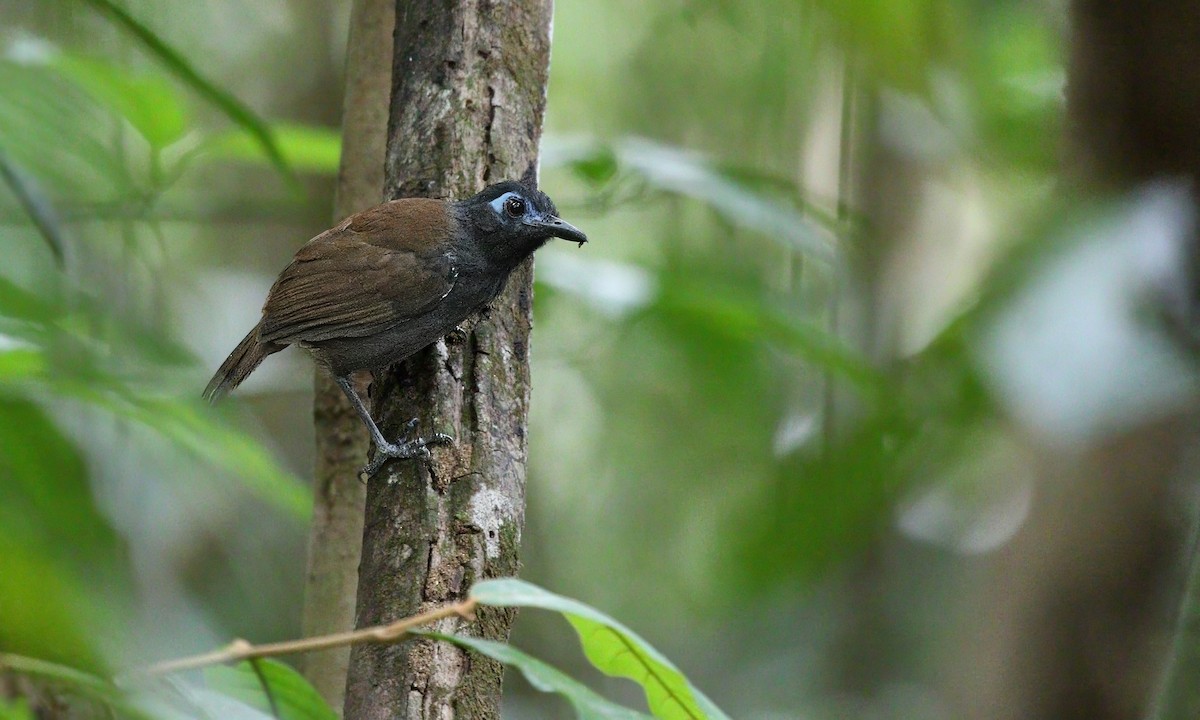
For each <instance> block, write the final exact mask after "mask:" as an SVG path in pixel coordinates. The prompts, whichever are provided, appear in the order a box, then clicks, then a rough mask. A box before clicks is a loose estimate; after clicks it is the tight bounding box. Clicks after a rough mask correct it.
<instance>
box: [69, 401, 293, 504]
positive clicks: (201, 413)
mask: <svg viewBox="0 0 1200 720" xmlns="http://www.w3.org/2000/svg"><path fill="white" fill-rule="evenodd" d="M54 389H55V390H56V391H57V392H59V393H61V394H64V395H67V396H70V397H75V398H78V399H80V400H84V401H86V402H89V403H91V404H94V405H97V406H99V407H102V408H105V409H106V410H108V411H109V412H112V413H115V414H117V415H120V416H122V417H126V418H129V419H131V420H134V421H136V422H138V423H140V424H142V425H144V426H146V427H147V428H150V429H151V430H153V431H155V432H157V433H159V434H160V435H162V436H163V437H165V438H167V439H168V440H171V441H172V442H173V443H175V445H176V446H178V447H181V448H184V449H186V450H188V451H189V452H192V453H193V454H195V455H196V456H197V457H199V458H200V459H201V460H203V461H204V462H206V463H209V464H210V465H212V466H214V467H220V468H224V469H225V470H227V471H229V472H230V473H232V474H234V475H237V476H239V477H241V478H242V480H243V482H244V483H245V487H246V488H247V489H248V490H250V491H251V492H253V493H254V494H256V495H257V496H259V497H260V498H262V499H263V500H266V501H267V502H270V503H272V504H273V505H275V506H277V507H279V508H280V509H282V510H284V511H285V512H287V513H288V514H289V515H291V516H292V517H295V518H307V517H308V515H309V513H311V512H312V496H311V494H310V492H309V491H308V489H307V488H306V487H305V486H304V485H302V484H301V483H300V482H298V481H297V480H296V479H295V478H294V477H292V476H291V475H289V474H288V473H287V472H286V471H284V470H283V469H282V468H280V467H279V464H278V463H277V462H276V461H275V458H274V457H273V456H272V455H271V453H270V452H268V451H267V450H266V449H264V448H263V447H262V446H261V445H260V444H258V443H257V442H255V441H254V440H253V439H251V438H249V437H247V436H246V435H245V434H244V433H241V432H238V431H236V430H233V429H231V428H229V427H226V426H225V425H223V424H221V423H218V422H217V421H216V416H215V415H212V414H211V413H209V412H207V408H206V406H205V405H203V404H202V403H201V402H200V401H199V400H198V399H197V400H179V399H175V398H169V397H160V398H154V397H144V396H140V395H135V394H133V393H132V392H130V391H128V390H127V389H126V388H123V387H120V386H119V385H115V384H114V385H112V386H110V387H108V388H98V387H96V385H95V383H79V382H58V383H56V384H55V385H54Z"/></svg>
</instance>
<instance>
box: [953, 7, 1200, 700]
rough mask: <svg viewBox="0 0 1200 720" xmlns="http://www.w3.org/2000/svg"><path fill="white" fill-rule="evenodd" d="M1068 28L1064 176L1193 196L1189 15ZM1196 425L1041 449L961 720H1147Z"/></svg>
mask: <svg viewBox="0 0 1200 720" xmlns="http://www.w3.org/2000/svg"><path fill="white" fill-rule="evenodd" d="M1071 22H1072V37H1071V47H1070V62H1069V68H1068V85H1067V97H1068V102H1067V121H1068V123H1067V133H1066V137H1065V141H1066V148H1067V151H1066V153H1065V157H1064V175H1065V176H1066V177H1067V178H1069V179H1070V181H1071V184H1073V185H1075V186H1076V187H1077V188H1078V189H1080V190H1083V191H1085V192H1095V191H1100V192H1112V191H1122V192H1123V191H1128V190H1130V189H1131V188H1133V187H1135V186H1137V185H1139V184H1140V183H1143V182H1146V181H1150V180H1155V179H1170V178H1175V177H1178V176H1180V175H1183V176H1188V177H1191V178H1192V179H1193V181H1194V180H1195V179H1196V176H1197V173H1198V171H1200V134H1198V133H1197V132H1196V128H1197V127H1200V65H1197V63H1196V62H1195V58H1196V57H1197V55H1198V54H1200V14H1197V12H1196V8H1195V4H1194V3H1191V2H1179V1H1170V2H1143V1H1140V0H1074V1H1073V2H1072V3H1071ZM1163 289H1164V290H1166V289H1167V288H1163ZM1172 289H1173V288H1172ZM1196 419H1197V418H1196V415H1195V413H1194V411H1183V412H1179V413H1177V414H1172V415H1168V416H1164V417H1157V418H1151V419H1148V420H1146V421H1143V422H1141V423H1140V424H1137V425H1134V426H1131V427H1128V428H1125V429H1123V430H1122V431H1121V432H1116V433H1111V434H1109V435H1107V436H1105V437H1103V438H1099V439H1095V440H1093V442H1092V443H1091V444H1090V445H1089V446H1087V447H1080V448H1076V449H1075V452H1072V453H1064V452H1062V451H1061V449H1058V448H1042V449H1041V451H1040V453H1039V457H1038V465H1039V474H1040V475H1041V481H1040V484H1039V486H1038V491H1037V494H1036V497H1037V498H1038V500H1037V504H1036V505H1035V506H1034V510H1033V512H1032V513H1031V515H1030V517H1029V519H1028V521H1027V522H1026V526H1025V527H1024V528H1023V529H1022V531H1021V533H1020V534H1019V535H1018V536H1017V537H1016V538H1015V539H1014V541H1013V542H1012V543H1010V544H1009V545H1008V546H1007V547H1006V548H1005V549H1004V550H1002V551H1001V552H999V553H997V557H996V559H995V561H994V565H993V567H992V569H991V577H990V582H989V584H987V585H985V586H984V587H983V588H982V592H981V595H982V597H983V598H985V599H984V600H982V601H981V603H980V605H981V607H980V608H976V609H975V612H976V614H977V615H978V617H981V618H986V620H985V621H984V623H983V627H982V632H981V633H980V637H978V638H976V637H973V636H972V637H968V638H967V639H966V642H967V644H969V646H970V649H969V650H968V651H967V652H966V653H965V655H964V656H963V657H960V658H957V659H956V662H957V666H958V668H959V670H958V671H956V672H952V673H950V674H949V677H948V682H950V683H951V684H952V685H953V686H954V687H955V690H956V691H957V692H960V693H962V696H963V697H964V704H965V705H966V706H967V707H969V708H971V711H970V712H969V713H966V717H968V718H980V719H986V720H1008V719H1010V718H1011V719H1013V720H1015V719H1017V718H1020V719H1021V720H1036V719H1039V718H1046V719H1047V720H1049V719H1051V718H1053V719H1054V720H1060V719H1064V718H1066V719H1069V718H1080V719H1081V720H1083V719H1084V718H1086V719H1087V720H1109V719H1111V720H1123V719H1125V718H1145V717H1150V716H1152V715H1151V713H1150V712H1148V710H1149V709H1150V708H1152V707H1153V706H1154V702H1155V699H1154V695H1155V692H1156V691H1157V690H1158V688H1159V686H1160V681H1159V678H1160V675H1161V671H1162V667H1163V665H1164V659H1165V658H1166V657H1167V655H1168V652H1167V651H1168V649H1169V646H1170V637H1171V614H1172V610H1171V608H1172V607H1173V606H1174V603H1176V602H1177V601H1178V598H1179V596H1180V594H1181V593H1180V590H1181V587H1180V586H1181V584H1182V583H1181V582H1180V577H1181V574H1182V573H1181V570H1180V568H1181V565H1182V563H1181V559H1182V558H1183V557H1184V556H1185V552H1184V550H1185V548H1186V544H1187V543H1186V540H1187V533H1186V532H1185V529H1186V528H1185V525H1184V523H1183V519H1184V515H1185V510H1184V508H1183V506H1184V503H1183V502H1181V500H1182V497H1183V495H1182V493H1180V492H1179V488H1177V487H1174V484H1175V483H1176V482H1178V481H1180V480H1181V479H1184V480H1188V481H1189V482H1190V479H1189V478H1188V477H1187V476H1188V475H1191V474H1192V473H1193V472H1194V470H1195V464H1194V457H1195V447H1196V441H1197V435H1196ZM1181 470H1182V472H1181ZM1192 492H1194V487H1193V488H1191V489H1190V490H1189V494H1191V493H1192ZM1194 683H1195V677H1194V676H1193V677H1190V678H1187V680H1186V684H1187V685H1188V686H1191V685H1194ZM1161 717H1165V716H1161ZM1174 717H1195V712H1194V711H1193V712H1190V713H1188V714H1183V715H1174Z"/></svg>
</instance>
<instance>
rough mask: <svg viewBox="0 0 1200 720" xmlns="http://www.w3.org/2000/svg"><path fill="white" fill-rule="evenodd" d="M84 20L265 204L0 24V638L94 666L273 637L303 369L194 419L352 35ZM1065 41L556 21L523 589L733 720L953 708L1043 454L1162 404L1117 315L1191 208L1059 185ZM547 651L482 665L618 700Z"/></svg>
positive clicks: (257, 292) (52, 42)
mask: <svg viewBox="0 0 1200 720" xmlns="http://www.w3.org/2000/svg"><path fill="white" fill-rule="evenodd" d="M121 6H122V7H124V8H126V9H127V10H128V11H129V13H130V14H131V15H132V16H134V17H136V18H137V19H139V20H140V21H141V22H143V23H145V25H146V26H147V27H149V28H151V29H152V30H153V31H154V32H155V33H157V34H158V35H159V37H161V38H162V39H163V40H164V41H165V42H167V43H169V44H170V45H171V46H172V47H174V48H176V49H177V50H178V51H179V52H180V54H181V56H182V57H183V58H184V59H185V60H186V63H187V64H188V67H190V68H192V69H193V70H194V71H195V72H196V73H198V74H199V75H200V76H202V77H203V78H206V79H208V80H210V81H211V82H212V84H213V86H215V88H217V89H218V90H219V91H221V92H223V93H224V94H226V95H227V96H228V97H231V98H236V100H237V101H240V102H242V103H245V105H246V106H247V107H248V108H249V109H250V110H252V112H253V113H254V114H255V115H257V116H258V117H261V118H264V119H265V121H266V122H267V124H268V125H269V126H270V128H271V129H272V130H273V131H274V133H275V136H276V138H277V141H278V142H279V144H280V147H281V148H282V151H283V156H284V158H285V159H286V160H287V162H288V164H289V165H290V166H291V167H292V168H293V169H294V175H293V176H292V177H291V179H289V176H288V175H287V174H285V173H281V172H279V171H278V169H277V168H276V167H275V166H274V164H273V163H272V161H271V159H270V158H269V157H267V155H266V154H265V153H264V152H263V151H262V150H261V148H260V146H259V145H258V144H257V143H256V142H255V140H254V138H253V136H252V134H251V133H249V132H248V131H247V127H246V126H244V125H239V124H238V123H236V122H234V121H232V120H231V119H230V117H229V115H228V114H227V113H226V112H223V111H222V109H221V108H220V107H219V105H218V104H214V102H213V101H212V97H206V96H205V95H204V94H203V93H202V92H198V91H197V89H196V87H195V86H193V85H189V84H188V83H187V82H183V81H181V80H180V78H179V74H178V73H177V72H173V71H172V69H171V68H170V67H167V66H165V65H164V64H163V63H162V62H160V61H158V60H156V59H155V58H153V57H151V56H150V55H149V54H148V53H147V52H146V50H145V47H144V46H142V45H141V44H139V43H138V42H136V41H134V40H133V39H132V38H131V36H130V35H129V34H128V33H127V32H125V31H123V30H122V29H121V28H120V27H118V26H117V25H116V24H115V23H114V22H113V21H112V20H111V18H109V17H107V16H106V15H104V14H102V13H98V12H96V11H95V7H94V6H93V5H91V4H89V3H85V2H76V1H74V0H61V1H58V2H22V1H20V0H0V17H3V18H4V22H3V23H2V25H0V159H3V161H4V166H5V169H6V171H7V172H8V173H9V182H8V183H7V184H6V185H5V186H4V187H3V188H2V189H0V258H2V260H0V649H3V650H5V651H9V652H14V653H21V654H25V655H30V656H34V657H40V658H47V659H52V660H57V661H61V662H64V663H66V664H68V665H72V666H76V667H84V668H92V669H101V670H102V669H116V668H122V667H128V666H131V665H134V664H137V663H142V662H147V661H149V660H152V659H159V658H163V657H171V656H176V655H182V654H186V653H190V652H196V651H200V650H203V649H207V648H210V647H215V646H218V645H221V644H224V643H225V642H227V641H228V639H229V638H231V637H246V638H251V639H253V640H255V641H268V640H273V639H281V638H287V637H293V636H296V635H297V634H298V632H299V630H298V628H299V617H300V607H301V597H300V589H301V580H302V573H303V568H304V547H305V540H306V516H307V512H308V506H309V499H308V495H307V489H306V487H305V483H304V479H305V478H307V477H309V475H310V473H311V464H312V454H313V451H312V429H311V420H310V418H311V414H310V407H311V385H312V381H311V375H312V371H311V365H310V362H309V360H308V359H307V357H305V356H304V355H303V353H301V352H299V351H293V350H289V351H288V352H287V353H284V354H282V355H278V356H275V357H273V358H272V359H271V360H270V361H269V362H268V363H267V364H266V365H265V366H264V367H263V368H262V369H261V370H260V371H259V372H258V373H256V374H255V375H254V377H253V378H251V380H250V381H248V382H247V383H246V385H245V386H244V388H243V389H242V390H241V391H240V392H239V396H240V400H239V401H238V402H235V403H232V404H229V405H227V406H223V407H220V408H217V409H215V410H214V409H210V408H207V407H205V406H203V405H202V404H201V403H200V401H199V392H200V389H201V388H202V387H203V386H204V383H205V381H206V380H207V378H208V377H209V375H210V374H211V372H212V369H213V368H214V367H215V366H216V365H217V364H218V363H219V362H220V360H221V359H222V358H223V357H224V355H225V353H226V352H227V351H228V349H229V348H231V347H232V346H233V345H234V344H235V343H236V341H237V340H238V339H239V338H240V337H241V336H242V334H243V333H244V332H245V330H246V329H247V328H248V327H250V326H251V324H252V323H253V322H254V319H255V318H256V317H257V315H258V312H259V308H260V307H261V302H262V298H263V297H264V294H265V291H266V289H267V288H268V287H269V285H270V283H271V281H272V279H273V277H274V276H275V274H276V273H277V272H278V270H279V269H280V268H281V267H282V266H283V265H284V264H285V263H286V261H287V260H288V258H290V256H291V253H292V252H293V251H294V249H295V248H297V247H298V246H299V245H300V244H301V243H303V242H304V241H305V240H307V239H308V238H309V237H311V236H313V235H314V234H316V233H317V232H319V231H321V230H323V229H324V228H325V227H327V226H328V225H329V223H330V221H331V219H332V218H331V217H330V215H331V212H332V210H331V208H332V188H333V179H334V175H335V174H336V169H337V160H338V151H339V150H338V127H339V114H340V108H341V96H342V93H341V68H342V63H343V59H344V56H345V47H344V44H345V37H346V29H347V23H348V16H349V3H348V2H345V1H341V2H335V3H327V2H319V1H317V0H257V1H256V2H254V3H237V2H232V1H231V0H193V1H190V2H151V1H150V0H128V1H127V2H124V3H122V4H121ZM1065 37H1066V11H1065V9H1064V8H1062V7H1061V6H1060V5H1059V4H1058V3H1052V2H1045V3H1042V2H1023V1H1017V0H1001V1H998V2H962V3H946V2H933V1H932V0H893V1H890V2H844V3H843V2H801V1H798V0H756V1H755V2H731V1H728V0H666V1H663V2H656V3H647V2H638V1H635V0H605V1H603V2H599V1H595V0H558V2H556V3H555V16H554V44H553V60H552V66H551V81H550V88H549V104H548V115H547V121H546V134H545V140H544V144H543V156H542V186H543V188H544V189H546V190H547V192H549V193H550V194H551V195H552V196H553V197H554V198H555V200H556V201H557V203H558V206H559V208H560V210H561V211H562V214H563V215H564V217H566V218H568V219H569V220H570V221H572V222H573V223H575V224H577V225H579V226H580V227H582V228H584V229H586V231H587V232H588V234H589V237H591V238H592V240H593V242H591V243H589V244H588V245H587V246H586V247H585V248H584V249H582V250H578V251H577V250H575V249H574V248H573V247H566V244H563V245H562V246H558V245H552V246H549V247H547V248H546V249H545V250H544V251H543V252H542V253H540V254H539V255H538V260H537V283H538V284H537V288H536V293H537V301H536V305H535V324H534V326H535V330H534V345H533V348H534V349H533V409H532V416H531V427H530V432H529V438H530V474H529V483H528V502H529V512H528V515H527V527H526V529H525V534H524V545H523V550H522V554H523V557H524V561H525V565H524V570H523V576H524V577H525V578H527V579H529V580H531V581H533V582H536V583H538V584H540V585H542V586H544V587H548V588H551V589H553V590H554V591H556V592H559V593H562V594H564V595H568V596H571V597H577V598H580V599H582V600H584V601H586V602H588V603H590V604H592V605H594V606H596V607H599V608H603V609H604V610H606V611H608V612H609V613H611V614H612V615H614V616H616V617H618V618H620V619H621V620H622V621H624V622H625V623H626V624H628V625H630V626H631V627H633V628H636V629H637V630H638V631H639V632H641V634H642V635H644V636H645V637H646V638H647V639H649V640H650V641H651V642H653V643H655V645H656V646H658V647H659V648H660V649H661V650H663V652H664V653H665V654H666V655H667V656H668V657H671V658H674V659H675V660H676V662H677V663H678V664H679V665H680V667H681V668H682V669H683V670H684V671H685V672H686V673H687V674H688V676H689V677H690V678H691V680H692V681H693V683H695V684H696V685H697V686H698V687H700V688H703V689H704V690H705V692H707V693H708V695H710V696H711V697H712V698H713V699H714V700H715V701H716V702H717V703H718V704H719V705H721V706H722V707H723V708H724V709H725V710H726V711H727V712H729V713H731V714H732V715H734V716H736V717H741V718H764V719H765V718H785V717H789V718H790V717H830V718H835V717H836V718H859V717H861V718H891V717H896V718H901V717H903V718H915V717H922V718H952V717H962V716H963V714H962V713H961V712H960V711H959V709H958V707H959V706H958V705H957V703H959V702H960V701H961V698H960V697H956V694H958V693H963V692H969V691H970V688H971V687H972V686H971V684H970V683H969V682H968V683H966V685H965V686H962V685H960V684H957V683H956V682H955V681H954V680H951V679H948V678H951V677H953V672H950V671H948V670H947V668H948V667H950V668H953V667H954V666H955V664H956V663H955V660H954V659H955V658H961V657H966V656H969V653H968V655H966V656H964V655H962V654H960V653H962V652H963V651H962V648H961V647H960V646H961V645H962V643H963V638H964V637H970V630H969V629H964V628H970V627H971V625H972V622H975V621H977V620H978V617H979V616H980V615H981V614H982V615H984V616H986V615H987V613H989V612H990V608H992V607H994V603H993V600H995V598H996V597H997V595H996V593H1002V592H1003V590H1002V588H1003V585H1002V584H1001V585H996V584H992V583H993V581H992V580H991V579H990V578H991V575H990V573H992V572H993V571H995V570H996V569H997V568H1003V567H1004V562H1005V561H1004V560H1003V558H1005V557H1007V556H1006V555H1005V553H1010V554H1011V553H1013V552H1017V551H1016V550H1014V549H1013V548H1014V543H1015V542H1017V541H1016V540H1014V538H1017V537H1018V536H1019V535H1020V534H1021V533H1022V532H1029V531H1030V530H1029V527H1028V526H1029V524H1030V523H1031V522H1032V521H1031V520H1030V517H1031V514H1033V515H1035V514H1036V513H1035V510H1034V508H1036V507H1037V504H1038V503H1039V502H1044V501H1045V498H1047V497H1054V491H1049V492H1047V491H1045V490H1044V488H1042V486H1041V484H1040V483H1042V482H1043V479H1044V478H1045V477H1047V475H1050V476H1053V475H1054V472H1048V471H1047V469H1046V468H1047V464H1046V458H1047V457H1054V458H1058V459H1060V460H1061V459H1062V458H1064V457H1076V458H1085V457H1087V454H1088V453H1089V452H1091V451H1092V450H1093V449H1095V448H1097V447H1103V446H1104V445H1105V443H1107V442H1109V439H1111V438H1112V437H1114V436H1116V435H1120V434H1122V433H1127V432H1130V431H1132V430H1131V429H1136V428H1138V427H1141V426H1142V425H1144V424H1145V423H1150V422H1157V421H1158V420H1159V419H1161V418H1169V417H1173V416H1174V415H1175V414H1176V413H1178V412H1180V411H1181V409H1183V408H1185V407H1187V406H1189V404H1190V403H1191V402H1192V400H1193V393H1194V391H1195V388H1196V382H1195V381H1196V378H1195V373H1194V366H1193V364H1192V361H1191V358H1190V356H1189V355H1187V354H1186V353H1184V352H1182V351H1181V350H1180V349H1179V348H1180V345H1179V343H1177V342H1175V340H1174V339H1173V336H1172V335H1171V334H1170V333H1169V332H1168V331H1167V329H1165V328H1166V327H1167V325H1169V323H1166V322H1164V321H1162V318H1161V317H1160V315H1161V313H1157V312H1155V311H1154V308H1155V307H1158V305H1156V303H1159V304H1161V303H1160V301H1161V300H1162V299H1163V298H1164V297H1166V296H1170V294H1171V292H1172V289H1173V288H1174V289H1177V288H1178V287H1181V286H1183V285H1185V284H1186V279H1184V280H1181V279H1180V275H1179V273H1180V272H1181V268H1182V267H1183V266H1184V263H1183V262H1181V261H1180V257H1181V253H1182V252H1183V249H1182V248H1183V238H1185V237H1186V236H1187V234H1188V233H1189V232H1190V223H1191V210H1190V207H1191V206H1190V204H1189V201H1188V199H1187V193H1186V191H1181V190H1180V189H1178V188H1176V187H1174V186H1171V185H1158V186H1154V187H1151V188H1149V189H1144V190H1142V191H1139V192H1137V193H1135V194H1133V195H1130V196H1115V197H1110V198H1108V199H1105V200H1097V199H1094V198H1093V199H1090V200H1087V201H1081V200H1076V199H1071V197H1068V195H1069V194H1068V193H1065V192H1062V191H1061V189H1060V187H1059V184H1058V183H1059V181H1058V180H1057V173H1058V168H1059V165H1060V162H1061V161H1062V152H1063V151H1062V135H1063V132H1064V129H1063V113H1064V95H1063V88H1064V83H1065V71H1064V57H1065V54H1066V51H1065V45H1064V42H1065V40H1064V38H1065ZM14 189H16V190H14ZM20 189H23V192H25V193H27V194H28V195H29V197H27V198H26V202H25V203H24V204H23V203H22V201H21V197H20V194H21V192H22V190H20ZM30 203H32V205H30ZM31 206H32V207H33V208H34V209H35V214H40V215H41V217H42V219H43V223H44V227H43V228H42V229H41V230H39V228H38V227H37V226H36V225H35V224H34V223H33V222H31V220H30V207H31ZM1147 308H1149V310H1147ZM1080 462H1081V464H1082V463H1083V462H1084V461H1083V460H1081V461H1080ZM1161 465H1162V470H1163V473H1165V474H1170V473H1171V472H1173V471H1174V468H1175V465H1176V464H1175V462H1174V459H1173V458H1161ZM1052 467H1054V466H1053V465H1052ZM1017 547H1019V545H1018V546H1017ZM996 602H999V601H996ZM569 637H570V635H569V630H568V629H567V628H566V627H565V626H564V625H562V623H561V622H560V621H556V620H555V619H553V618H543V617H539V616H537V615H536V614H534V613H526V614H524V615H523V616H522V618H521V620H520V621H519V623H518V625H517V629H516V631H515V633H514V637H513V644H514V645H517V646H519V647H522V648H523V649H526V650H528V651H530V652H531V653H532V654H534V655H537V656H538V657H542V658H544V659H547V660H549V661H551V662H552V663H554V664H555V665H558V666H559V667H562V668H564V669H567V670H568V671H569V672H571V674H573V675H576V676H580V677H583V678H584V679H586V680H587V681H588V682H589V683H591V684H592V685H593V686H594V687H597V688H599V689H601V690H602V691H603V692H604V693H605V694H608V695H609V696H611V697H614V698H616V699H618V700H621V701H624V702H628V703H631V704H633V705H635V706H636V705H637V704H638V703H639V702H640V700H639V699H638V693H637V691H636V688H635V687H634V686H632V685H630V684H628V683H625V682H623V681H619V680H612V679H606V678H603V677H602V676H599V674H597V673H594V671H591V670H589V668H588V666H587V664H586V662H585V661H584V660H583V658H582V657H581V656H580V654H579V653H578V650H577V648H576V646H575V644H574V643H573V642H568V641H567V640H568V639H569ZM948 672H949V674H948ZM508 683H509V685H508V691H507V693H506V699H505V703H506V706H505V713H506V716H509V717H514V718H518V717H519V718H527V717H533V718H537V717H545V718H552V717H562V716H564V715H565V714H566V713H567V712H568V711H567V706H566V705H565V704H562V703H561V701H559V700H556V699H554V698H549V697H545V696H541V695H538V694H537V693H534V692H532V691H531V690H530V689H529V688H528V687H527V686H526V685H524V683H523V681H521V680H520V679H519V678H517V677H516V676H515V675H514V674H511V673H510V676H509V679H508ZM964 687H965V688H966V690H964V689H963V688H964Z"/></svg>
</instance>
